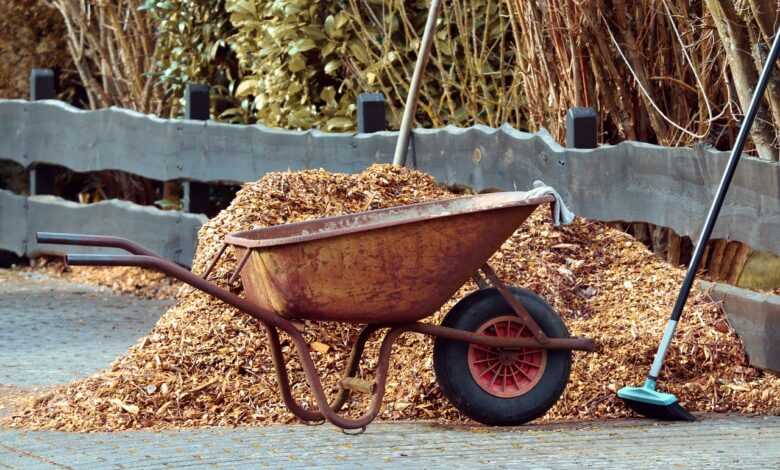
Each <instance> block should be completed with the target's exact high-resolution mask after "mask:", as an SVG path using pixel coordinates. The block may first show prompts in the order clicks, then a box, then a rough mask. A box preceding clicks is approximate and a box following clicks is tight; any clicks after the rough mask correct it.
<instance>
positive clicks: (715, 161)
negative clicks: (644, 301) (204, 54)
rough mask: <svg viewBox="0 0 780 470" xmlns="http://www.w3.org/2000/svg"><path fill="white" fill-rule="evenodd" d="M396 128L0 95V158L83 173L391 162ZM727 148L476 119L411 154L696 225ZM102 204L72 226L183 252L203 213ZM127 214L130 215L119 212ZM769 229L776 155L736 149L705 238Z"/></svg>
mask: <svg viewBox="0 0 780 470" xmlns="http://www.w3.org/2000/svg"><path fill="white" fill-rule="evenodd" d="M395 139H396V133H395V132H387V131H385V132H377V133H373V134H351V133H341V134H336V133H324V132H320V131H316V130H315V131H287V130H279V129H271V128H268V127H264V126H261V125H229V124H223V123H216V122H213V121H193V120H175V119H174V120H168V119H160V118H157V117H154V116H148V115H144V114H140V113H136V112H132V111H128V110H124V109H116V108H110V109H103V110H98V111H83V110H79V109H76V108H74V107H71V106H69V105H67V104H65V103H62V102H59V101H37V102H28V101H23V100H0V160H11V161H14V162H16V163H18V164H19V165H21V166H23V167H31V166H33V165H35V164H40V163H44V164H56V165H61V166H65V167H67V168H70V169H71V170H74V171H79V172H84V171H98V170H108V169H111V170H122V171H126V172H129V173H133V174H136V175H141V176H144V177H147V178H152V179H156V180H163V181H168V180H188V181H202V182H216V181H221V182H246V181H253V180H256V179H258V178H259V177H261V176H262V175H263V174H265V173H267V172H269V171H283V170H288V169H290V170H298V169H304V168H324V169H327V170H330V171H339V172H357V171H360V170H362V169H364V168H365V167H366V166H368V165H370V164H372V163H375V162H390V161H391V160H392V155H393V149H394V144H395ZM727 156H728V155H727V152H718V151H712V150H708V149H705V148H668V147H660V146H656V145H648V144H643V143H637V142H625V143H622V144H619V145H615V146H601V147H598V148H596V149H590V150H580V149H570V148H564V147H562V146H561V145H559V144H557V143H556V142H555V141H554V140H553V139H552V138H551V137H550V136H549V134H547V133H546V132H539V133H535V134H530V133H526V132H521V131H518V130H516V129H513V128H512V127H510V126H503V127H501V128H498V129H494V128H488V127H484V126H474V127H471V128H466V129H464V128H455V127H446V128H442V129H434V130H428V129H418V130H415V132H414V136H413V139H412V144H411V151H410V155H409V164H410V165H412V166H415V167H417V168H419V169H421V170H424V171H426V172H429V173H431V174H432V175H434V176H435V177H436V178H437V179H439V180H440V181H442V182H446V183H459V184H466V185H469V186H472V187H474V188H475V189H481V188H484V187H498V188H503V189H520V190H522V189H526V188H530V187H531V184H532V182H533V181H534V180H536V179H540V180H543V181H544V182H545V183H547V184H550V185H552V186H554V187H556V188H557V189H558V190H559V191H560V192H561V194H562V195H563V197H564V199H565V200H566V201H567V202H568V204H569V205H570V207H571V208H572V209H573V210H574V212H576V213H577V214H578V215H581V216H583V217H587V218H591V219H595V220H603V221H611V220H623V221H633V222H649V223H652V224H656V225H661V226H666V227H670V228H672V229H673V230H674V231H675V232H677V233H678V234H680V235H687V236H696V235H697V233H696V232H697V231H698V230H699V228H700V227H701V225H702V223H703V220H704V216H705V213H706V211H707V208H708V206H709V204H710V201H711V198H712V197H713V192H714V189H715V188H716V187H717V183H718V181H719V179H720V175H721V171H722V169H723V168H724V165H725V162H726V159H727ZM12 199H13V198H12V197H11V195H9V194H7V193H2V194H1V195H0V249H5V250H9V251H14V252H16V253H18V254H31V253H35V252H36V250H38V247H37V246H36V245H35V244H34V242H33V241H31V240H30V239H29V234H28V235H27V238H26V239H24V240H22V239H20V238H19V236H18V233H19V231H20V228H19V226H20V225H26V226H28V227H32V226H36V224H37V222H36V221H37V220H40V219H41V218H42V217H43V216H38V215H37V211H38V209H37V207H38V204H37V203H36V202H30V201H28V202H27V212H26V214H27V217H28V219H29V220H31V221H32V222H29V223H27V224H23V223H21V222H20V221H18V220H17V221H15V222H11V220H12V219H9V218H8V217H7V216H6V215H5V214H7V213H8V211H9V210H10V209H8V207H9V206H12V205H13V204H14V203H12V202H10V201H11V200H12ZM47 204H49V205H57V204H59V205H61V206H62V207H63V210H61V211H57V210H51V211H49V212H47V213H46V214H45V221H46V223H45V224H44V225H46V227H45V228H47V229H49V230H64V229H65V228H67V227H71V226H72V225H73V224H72V223H71V220H72V216H71V211H72V210H75V209H71V206H68V205H65V204H64V201H61V200H60V201H55V200H49V201H48V202H47ZM66 207H67V210H66V209H65V208H66ZM109 207H110V209H109ZM83 210H84V211H85V212H84V213H86V211H90V210H97V209H89V208H84V209H83ZM102 210H104V211H108V212H111V213H112V214H113V215H112V217H114V216H115V217H116V218H126V219H127V223H126V225H125V226H110V224H108V223H104V221H100V222H99V223H96V222H93V223H92V224H88V225H81V227H82V231H93V232H94V233H105V232H108V231H109V229H112V230H114V232H113V233H117V234H118V235H125V236H128V237H130V238H134V239H137V241H141V237H142V236H141V235H140V234H149V233H156V235H155V237H156V239H159V240H161V241H159V242H153V243H152V248H154V247H157V248H161V249H162V251H164V252H165V253H171V252H176V253H179V255H178V259H179V260H181V261H186V258H187V257H189V256H191V254H192V252H193V249H192V247H191V246H190V247H187V246H184V245H180V246H175V245H176V244H177V243H181V244H186V243H192V241H193V240H194V239H195V237H194V230H196V228H197V225H198V224H200V223H202V220H203V219H202V218H199V217H196V216H192V215H187V214H172V213H170V212H163V211H157V210H156V209H148V208H147V209H144V210H143V211H141V210H140V209H139V208H132V205H128V204H119V203H116V202H109V203H106V204H105V209H102ZM130 211H132V213H133V216H132V217H130V216H126V215H123V214H126V213H127V214H129V213H130ZM17 213H18V211H17ZM141 214H143V215H141ZM90 220H91V219H90ZM163 221H166V222H163ZM117 231H118V232H117ZM186 231H189V232H188V233H183V232H186ZM778 233H780V165H778V164H776V163H769V162H764V161H760V160H757V159H753V158H745V160H744V161H743V162H742V163H741V164H740V167H739V170H738V172H737V174H736V176H735V179H734V183H733V185H732V188H731V190H730V192H729V196H728V198H727V201H726V204H725V206H724V208H723V212H722V215H721V218H720V221H719V222H718V225H717V227H716V229H715V232H714V235H713V236H714V237H716V238H727V239H729V240H738V241H742V242H745V243H747V244H749V245H750V246H751V247H753V248H754V249H757V250H762V251H770V252H774V253H777V254H780V237H778V236H777V234H778ZM143 237H145V238H147V239H148V238H150V237H148V236H145V235H144V236H143ZM152 238H154V237H152ZM163 248H164V249H163ZM171 250H172V251H171Z"/></svg>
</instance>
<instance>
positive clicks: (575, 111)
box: [566, 108, 599, 149]
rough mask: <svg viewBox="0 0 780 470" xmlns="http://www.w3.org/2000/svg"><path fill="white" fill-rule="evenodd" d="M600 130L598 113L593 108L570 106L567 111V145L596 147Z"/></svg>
mask: <svg viewBox="0 0 780 470" xmlns="http://www.w3.org/2000/svg"><path fill="white" fill-rule="evenodd" d="M598 130H599V126H598V115H597V114H596V111H595V110H594V109H593V108H569V111H568V112H567V113H566V147H569V148H577V149H594V148H596V147H597V146H598V139H597V137H598Z"/></svg>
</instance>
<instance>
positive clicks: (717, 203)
mask: <svg viewBox="0 0 780 470" xmlns="http://www.w3.org/2000/svg"><path fill="white" fill-rule="evenodd" d="M778 54H780V32H778V33H775V39H774V41H773V42H772V50H771V51H770V52H769V57H767V60H766V63H764V69H763V70H762V71H761V76H760V77H759V79H758V84H757V85H756V90H755V92H753V98H752V99H751V100H750V106H749V107H748V111H747V114H746V115H745V119H744V121H742V125H741V126H740V128H739V134H738V135H737V141H736V142H735V143H734V148H733V149H731V155H730V156H729V160H728V164H727V165H726V171H725V172H724V173H723V177H722V178H721V180H720V185H719V186H718V191H717V192H716V194H715V200H714V201H712V206H711V207H710V211H709V213H708V214H707V219H706V221H705V222H704V228H703V229H702V231H701V234H700V235H699V241H698V242H697V243H696V248H695V249H694V250H693V256H692V257H691V263H690V265H689V266H688V272H687V273H686V274H685V280H684V281H683V283H682V287H681V288H680V294H679V295H678V296H677V302H675V304H674V309H673V310H672V316H671V318H670V319H669V320H670V321H669V325H668V326H667V329H666V332H665V333H664V338H663V340H662V341H661V344H660V345H659V347H658V352H657V353H656V355H655V360H654V361H653V367H652V369H651V370H650V377H649V378H650V379H655V378H656V377H658V374H659V373H660V370H661V366H662V365H663V361H664V357H665V356H666V351H667V348H668V346H669V343H670V342H671V339H672V336H673V335H674V329H675V327H676V325H677V321H678V320H679V319H680V316H682V312H683V309H684V308H685V303H686V302H687V301H688V294H690V292H691V287H693V281H694V279H695V278H696V272H697V271H698V269H699V264H700V263H701V258H702V255H703V254H704V247H705V246H706V245H707V242H708V241H709V240H710V235H712V230H713V229H714V228H715V222H717V220H718V214H720V209H721V207H723V200H724V199H725V198H726V193H727V192H728V190H729V186H730V185H731V180H732V178H733V177H734V173H735V172H736V169H737V164H738V163H739V158H740V156H741V155H742V149H743V148H744V147H745V141H746V140H747V137H748V135H749V133H750V128H751V127H752V125H753V121H754V120H755V117H756V114H757V113H758V108H759V106H760V105H761V100H762V99H763V97H764V91H765V90H766V86H767V83H768V82H769V78H770V77H771V76H772V72H773V70H774V68H775V62H776V61H777V57H778Z"/></svg>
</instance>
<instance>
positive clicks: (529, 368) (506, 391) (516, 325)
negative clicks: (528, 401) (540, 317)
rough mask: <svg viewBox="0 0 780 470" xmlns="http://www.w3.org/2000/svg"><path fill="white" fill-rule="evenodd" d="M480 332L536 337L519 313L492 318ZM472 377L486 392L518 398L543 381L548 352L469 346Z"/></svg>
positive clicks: (481, 327) (512, 336)
mask: <svg viewBox="0 0 780 470" xmlns="http://www.w3.org/2000/svg"><path fill="white" fill-rule="evenodd" d="M477 333H481V334H484V335H488V336H495V337H506V338H528V337H533V335H532V334H531V331H530V330H529V329H528V328H527V327H526V326H525V325H524V324H523V323H522V321H521V320H520V318H519V317H517V316H516V315H504V316H500V317H496V318H492V319H490V320H488V321H486V322H485V323H483V324H482V325H480V327H479V329H477ZM468 364H469V371H470V372H471V376H472V378H473V379H474V381H475V382H476V383H477V385H479V386H480V388H482V390H484V391H485V392H487V393H489V394H491V395H493V396H496V397H500V398H515V397H519V396H521V395H524V394H526V393H528V392H529V391H530V390H531V389H532V388H534V386H535V385H536V384H537V383H538V382H539V380H540V379H541V378H542V375H543V374H544V369H545V367H546V364H547V351H546V350H544V349H540V348H517V349H506V348H491V347H487V346H481V345H478V344H471V345H469V351H468Z"/></svg>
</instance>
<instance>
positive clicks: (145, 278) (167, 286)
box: [32, 257, 184, 299]
mask: <svg viewBox="0 0 780 470" xmlns="http://www.w3.org/2000/svg"><path fill="white" fill-rule="evenodd" d="M32 269H34V270H40V271H43V272H45V273H46V274H49V275H51V276H56V277H60V278H63V279H67V280H69V281H72V282H78V283H82V284H91V285H98V286H102V287H108V288H109V289H111V290H113V291H114V292H117V293H119V294H129V295H135V296H138V297H143V298H147V299H172V298H174V297H176V292H177V291H178V290H179V289H180V288H181V287H182V286H183V285H184V284H183V283H181V282H179V281H177V280H176V279H172V278H170V277H168V276H166V275H165V274H162V273H159V272H157V271H152V270H150V269H143V268H136V267H130V266H119V267H103V266H67V267H66V266H65V263H64V262H63V261H62V259H61V258H55V257H42V258H38V259H36V260H35V265H34V266H33V267H32Z"/></svg>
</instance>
